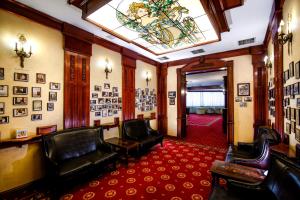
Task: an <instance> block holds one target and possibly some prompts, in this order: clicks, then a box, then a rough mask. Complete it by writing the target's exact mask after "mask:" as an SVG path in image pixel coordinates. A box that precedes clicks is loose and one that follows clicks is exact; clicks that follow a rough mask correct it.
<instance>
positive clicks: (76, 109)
mask: <svg viewBox="0 0 300 200" xmlns="http://www.w3.org/2000/svg"><path fill="white" fill-rule="evenodd" d="M64 77H65V80H64V128H76V127H85V126H89V121H90V120H89V96H90V57H89V56H84V55H81V54H77V53H72V52H69V51H65V75H64Z"/></svg>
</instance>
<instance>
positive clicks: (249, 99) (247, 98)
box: [244, 97, 252, 102]
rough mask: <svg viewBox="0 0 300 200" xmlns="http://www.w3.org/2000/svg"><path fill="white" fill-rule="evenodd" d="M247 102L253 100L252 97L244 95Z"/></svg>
mask: <svg viewBox="0 0 300 200" xmlns="http://www.w3.org/2000/svg"><path fill="white" fill-rule="evenodd" d="M244 101H245V102H252V97H244Z"/></svg>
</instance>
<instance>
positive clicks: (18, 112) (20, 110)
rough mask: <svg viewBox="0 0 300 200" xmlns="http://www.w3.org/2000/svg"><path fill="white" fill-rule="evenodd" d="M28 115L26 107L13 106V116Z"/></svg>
mask: <svg viewBox="0 0 300 200" xmlns="http://www.w3.org/2000/svg"><path fill="white" fill-rule="evenodd" d="M26 116H28V109H27V108H14V109H13V117H26Z"/></svg>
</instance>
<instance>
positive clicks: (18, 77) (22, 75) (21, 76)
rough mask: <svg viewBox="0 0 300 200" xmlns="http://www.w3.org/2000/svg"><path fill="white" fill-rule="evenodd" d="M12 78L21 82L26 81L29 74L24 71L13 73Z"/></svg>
mask: <svg viewBox="0 0 300 200" xmlns="http://www.w3.org/2000/svg"><path fill="white" fill-rule="evenodd" d="M14 80H15V81H21V82H28V81H29V74H25V73H17V72H15V73H14Z"/></svg>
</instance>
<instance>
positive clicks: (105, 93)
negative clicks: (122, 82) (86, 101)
mask: <svg viewBox="0 0 300 200" xmlns="http://www.w3.org/2000/svg"><path fill="white" fill-rule="evenodd" d="M102 88H103V90H102ZM121 110H122V98H121V97H120V96H119V88H118V87H111V85H110V84H109V83H104V85H103V87H102V86H99V85H95V86H94V91H93V92H92V94H91V100H90V111H91V112H95V116H96V117H111V116H113V115H117V114H118V113H119V111H121Z"/></svg>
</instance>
